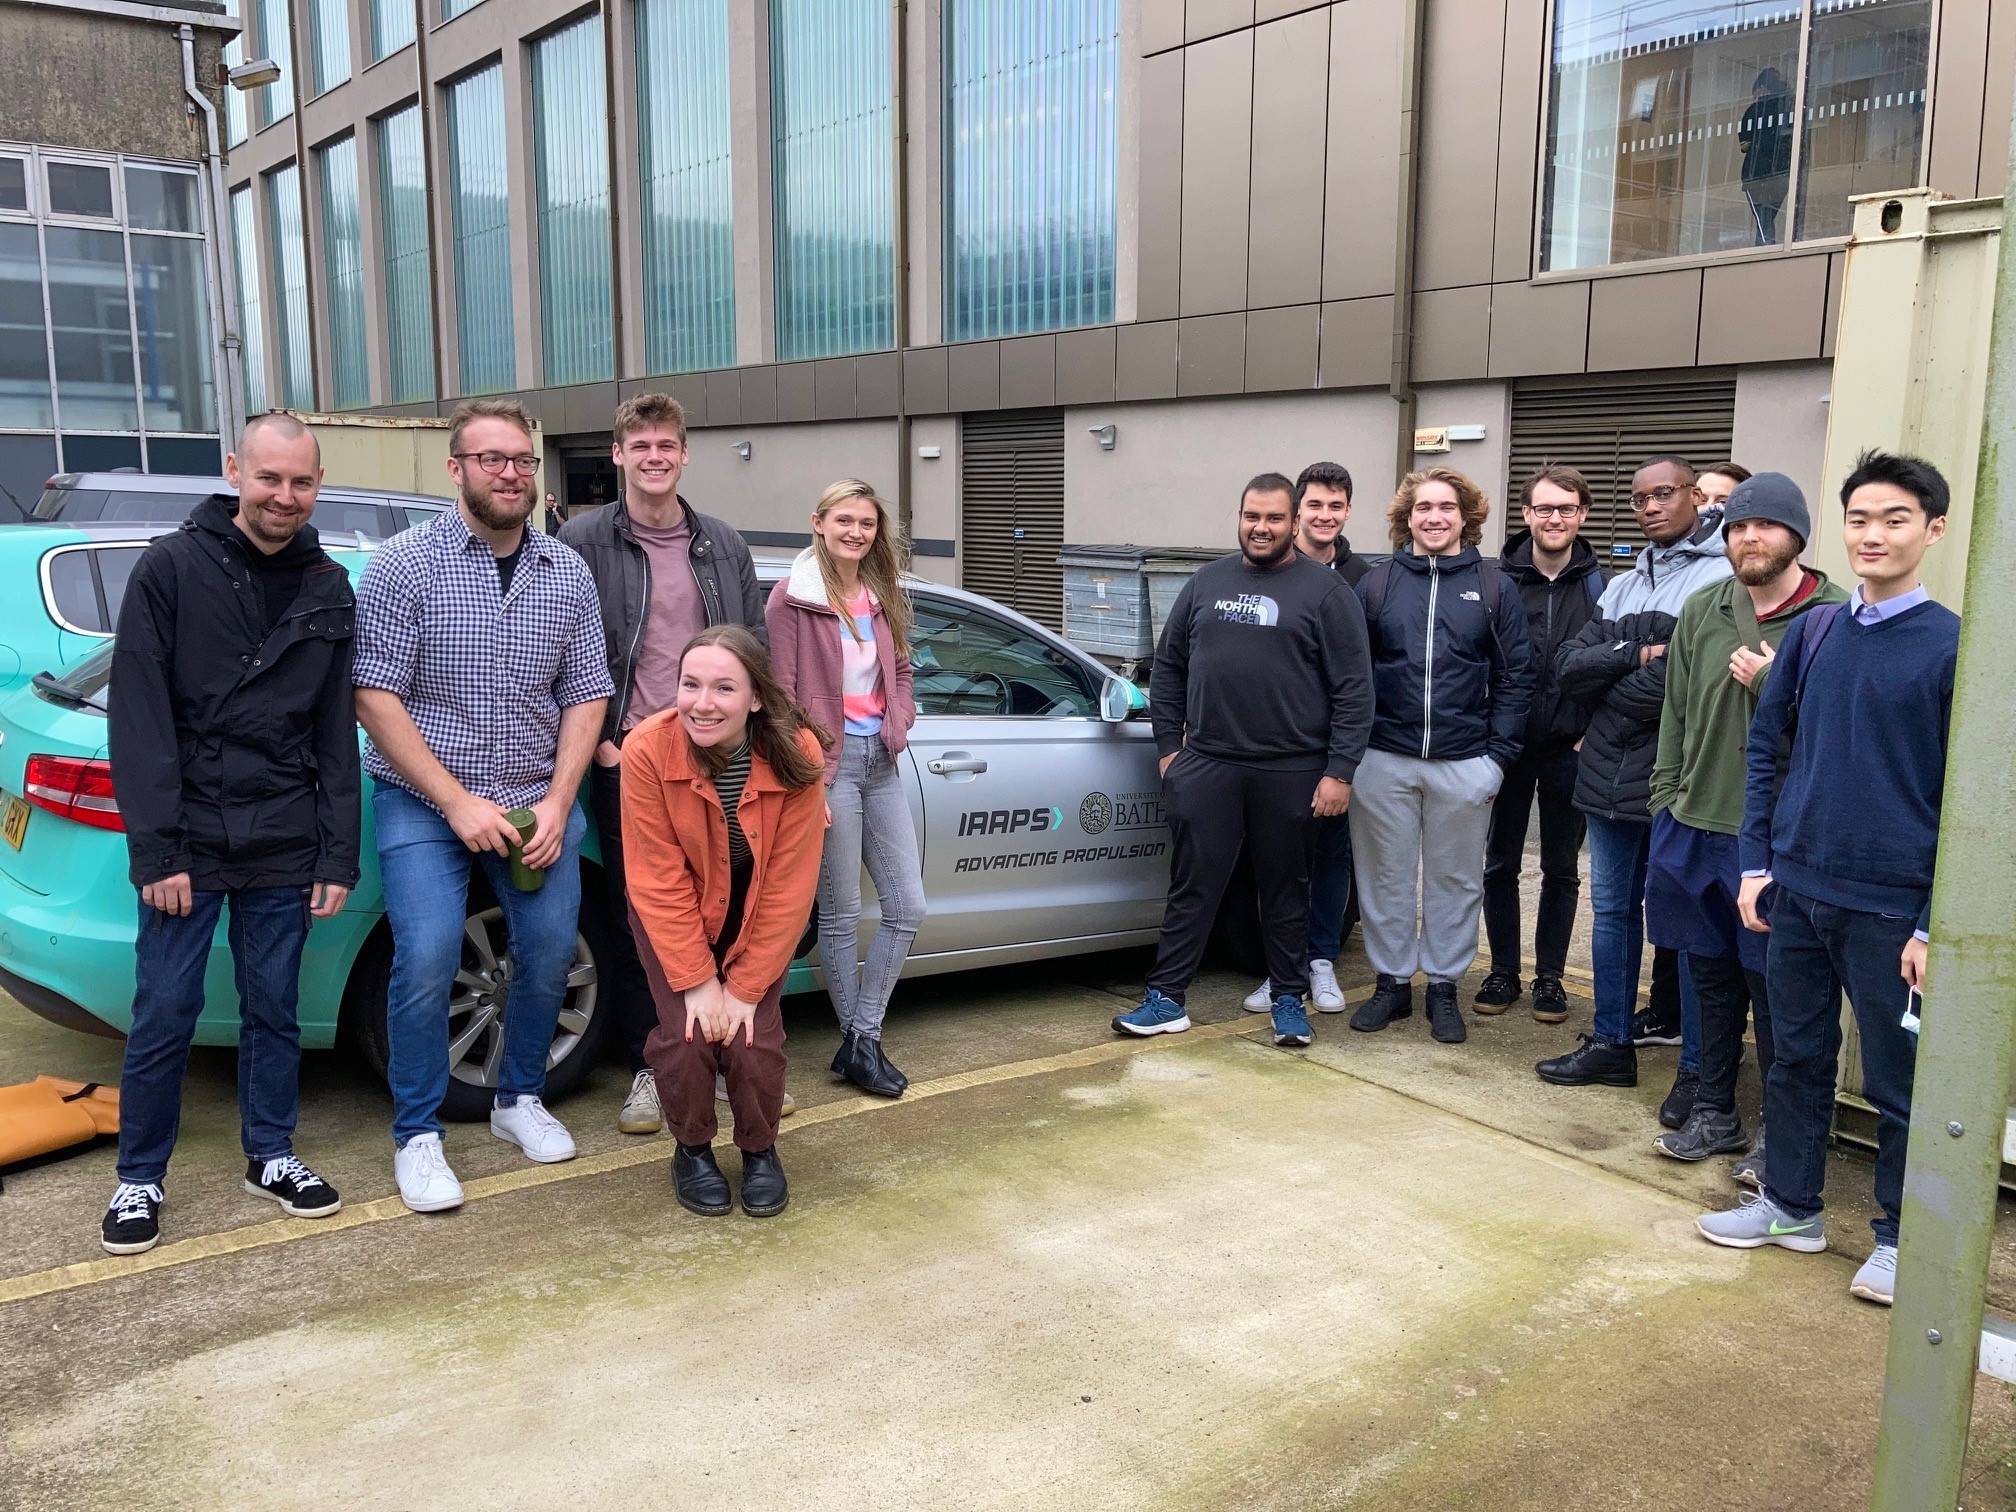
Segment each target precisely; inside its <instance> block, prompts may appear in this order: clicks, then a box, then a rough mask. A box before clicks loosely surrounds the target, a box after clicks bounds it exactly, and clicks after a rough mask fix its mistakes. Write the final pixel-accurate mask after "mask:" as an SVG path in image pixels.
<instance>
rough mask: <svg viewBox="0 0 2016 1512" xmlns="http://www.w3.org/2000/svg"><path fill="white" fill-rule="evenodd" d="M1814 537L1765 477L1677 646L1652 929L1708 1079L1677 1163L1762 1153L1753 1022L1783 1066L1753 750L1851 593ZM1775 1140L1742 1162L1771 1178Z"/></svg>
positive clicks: (1655, 779) (1654, 846)
mask: <svg viewBox="0 0 2016 1512" xmlns="http://www.w3.org/2000/svg"><path fill="white" fill-rule="evenodd" d="M1811 531H1812V522H1811V517H1810V516H1809V514H1808V512H1807V509H1806V499H1805V496H1804V495H1803V494H1801V493H1800V491H1799V486H1798V485H1797V484H1796V483H1794V482H1793V481H1792V480H1791V479H1790V478H1788V477H1786V476H1785V475H1784V474H1783V473H1759V474H1758V475H1757V476H1755V477H1754V478H1751V479H1749V480H1748V481H1747V482H1744V483H1742V484H1740V485H1739V486H1738V487H1737V489H1736V491H1735V492H1734V493H1732V494H1731V495H1730V496H1729V502H1728V505H1727V507H1726V510H1725V512H1724V514H1723V518H1722V540H1723V549H1724V550H1725V551H1727V552H1728V554H1729V563H1730V565H1731V566H1732V567H1733V568H1734V569H1735V574H1736V575H1735V576H1734V577H1732V578H1727V579H1725V580H1724V581H1722V582H1720V583H1717V584H1714V585H1713V586H1711V587H1708V588H1704V589H1702V590H1701V591H1700V592H1699V593H1696V594H1695V595H1693V597H1691V598H1689V599H1688V600H1687V602H1686V605H1685V606H1684V607H1683V608H1682V609H1681V611H1680V621H1679V624H1678V625H1677V626H1676V627H1675V628H1674V631H1673V638H1672V640H1671V642H1669V644H1668V646H1667V650H1666V702H1665V707H1664V711H1663V713H1662V715H1661V717H1660V722H1659V754H1658V757H1657V759H1656V761H1655V762H1654V764H1653V768H1652V801H1651V810H1652V815H1653V819H1652V841H1651V846H1650V852H1649V855H1648V857H1647V863H1646V877H1645V933H1646V936H1647V937H1648V938H1649V939H1650V940H1651V941H1652V942H1653V944H1655V945H1664V946H1667V947H1668V948H1670V949H1674V950H1679V951H1681V952H1683V953H1684V954H1685V956H1686V967H1687V970H1688V972H1689V974H1690V975H1691V976H1692V978H1693V982H1694V992H1695V996H1696V998H1697V999H1698V1000H1699V1002H1700V1006H1701V1083H1700V1088H1699V1090H1698V1091H1697V1092H1696V1094H1695V1098H1694V1110H1693V1112H1692V1113H1690V1114H1689V1115H1688V1118H1687V1122H1686V1123H1685V1124H1683V1125H1682V1126H1681V1127H1680V1128H1679V1129H1678V1130H1677V1131H1675V1132H1674V1133H1671V1134H1664V1135H1661V1136H1660V1138H1659V1139H1658V1141H1657V1142H1656V1144H1655V1148H1656V1149H1658V1151H1659V1152H1660V1153H1661V1154H1664V1155H1670V1156H1672V1157H1673V1158H1674V1159H1676V1160H1690V1161H1691V1160H1706V1159H1707V1158H1708V1157H1709V1156H1711V1155H1727V1154H1736V1153H1739V1152H1741V1151H1743V1150H1744V1149H1745V1147H1746V1146H1748V1145H1749V1140H1748V1138H1747V1137H1746V1136H1745V1134H1744V1132H1743V1122H1742V1120H1741V1119H1740V1118H1739V1117H1737V1114H1736V1072H1737V1068H1738V1067H1739V1066H1740V1065H1741V1064H1742V1060H1743V1026H1744V1023H1745V1021H1746V1020H1753V1019H1754V1021H1755V1024H1756V1031H1757V1062H1758V1070H1759V1071H1760V1072H1768V1071H1769V1070H1770V1066H1771V1009H1770V1003H1769V1000H1768V999H1767V998H1766V996H1765V990H1764V944H1765V936H1763V935H1760V934H1755V933H1752V932H1751V931H1748V930H1746V929H1744V927H1743V921H1742V917H1741V915H1740V914H1739V913H1738V911H1737V906H1736V899H1737V895H1738V894H1739V893H1740V892H1741V891H1742V886H1743V879H1742V866H1741V863H1740V861H1739V860H1738V858H1737V848H1736V836H1737V833H1738V831H1740V830H1741V829H1742V827H1743V789H1744V784H1745V782H1746V780H1747V777H1748V768H1747V763H1746V759H1745V747H1746V744H1747V742H1748V739H1749V733H1750V716H1751V714H1752V713H1753V712H1754V711H1755V710H1756V708H1757V699H1758V695H1759V694H1760V693H1761V692H1762V691H1763V688H1764V680H1765V678H1766V677H1768V676H1770V675H1771V663H1772V659H1773V658H1774V657H1775V656H1776V655H1777V648H1778V643H1779V641H1780V640H1782V639H1783V638H1784V636H1785V628H1786V626H1788V625H1790V624H1791V623H1792V621H1793V620H1794V619H1796V618H1797V617H1798V616H1799V615H1801V614H1804V613H1805V612H1806V611H1807V610H1808V609H1811V608H1813V607H1814V606H1815V605H1817V604H1832V603H1841V602H1844V601H1845V600H1846V599H1847V597H1848V595H1847V594H1845V593H1843V592H1842V591H1841V589H1839V588H1837V587H1836V586H1835V585H1834V584H1832V583H1830V582H1828V581H1827V578H1826V576H1825V575H1824V574H1823V573H1820V572H1816V571H1814V570H1813V569H1812V568H1810V567H1803V566H1801V565H1800V563H1799V553H1800V552H1801V551H1803V550H1805V549H1806V538H1807V536H1808V535H1809V534H1810V533H1811ZM1787 675H1790V674H1789V673H1788V674H1787ZM1763 1154H1764V1135H1763V1131H1762V1130H1761V1129H1760V1130H1759V1131H1758V1136H1757V1142H1756V1144H1755V1145H1754V1146H1751V1147H1750V1151H1749V1154H1748V1155H1746V1156H1745V1157H1744V1158H1743V1159H1742V1160H1740V1161H1739V1162H1737V1168H1736V1177H1737V1179H1738V1180H1739V1181H1748V1182H1749V1183H1750V1184H1751V1185H1756V1184H1757V1183H1758V1181H1759V1180H1760V1179H1761V1177H1760V1176H1759V1174H1758V1173H1759V1172H1760V1171H1761V1169H1762V1163H1763Z"/></svg>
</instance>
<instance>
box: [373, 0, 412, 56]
mask: <svg viewBox="0 0 2016 1512" xmlns="http://www.w3.org/2000/svg"><path fill="white" fill-rule="evenodd" d="M412 45H413V0H371V56H372V57H374V58H389V57H391V56H392V54H393V53H395V52H397V51H399V49H400V48H402V47H411V46H412Z"/></svg>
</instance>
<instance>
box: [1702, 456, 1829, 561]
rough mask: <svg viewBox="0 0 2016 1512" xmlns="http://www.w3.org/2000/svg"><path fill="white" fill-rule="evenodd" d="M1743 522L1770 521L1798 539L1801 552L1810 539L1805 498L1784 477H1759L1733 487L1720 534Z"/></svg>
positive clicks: (1782, 475) (1768, 475) (1723, 511)
mask: <svg viewBox="0 0 2016 1512" xmlns="http://www.w3.org/2000/svg"><path fill="white" fill-rule="evenodd" d="M1744 520H1772V521H1775V522H1776V523H1778V524H1780V525H1783V526H1784V527H1785V528H1786V529H1787V530H1789V531H1791V532H1792V534H1794V535H1796V536H1797V537H1799V544H1800V546H1801V547H1802V548H1803V547H1804V546H1805V544H1806V542H1807V541H1808V540H1809V539H1811V537H1812V535H1813V516H1812V515H1811V514H1809V513H1808V512H1807V510H1806V495H1804V494H1803V493H1801V492H1800V491H1799V485H1798V484H1797V483H1794V482H1793V481H1792V480H1791V479H1790V478H1788V477H1786V476H1785V474H1783V473H1775V472H1766V473H1758V474H1756V475H1755V476H1754V477H1750V478H1747V479H1745V480H1744V481H1743V482H1741V483H1738V484H1737V485H1736V491H1735V492H1734V493H1732V494H1730V495H1729V498H1728V501H1727V502H1726V503H1724V504H1723V506H1722V534H1723V535H1725V536H1726V535H1728V534H1729V527H1730V526H1731V525H1737V524H1741V523H1742V522H1743V521H1744Z"/></svg>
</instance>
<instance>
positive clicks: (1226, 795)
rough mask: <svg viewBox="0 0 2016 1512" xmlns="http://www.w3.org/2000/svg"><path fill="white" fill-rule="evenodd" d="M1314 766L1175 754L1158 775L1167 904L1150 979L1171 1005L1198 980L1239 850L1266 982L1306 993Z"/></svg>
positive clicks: (1277, 989) (1282, 989) (1278, 989)
mask: <svg viewBox="0 0 2016 1512" xmlns="http://www.w3.org/2000/svg"><path fill="white" fill-rule="evenodd" d="M1322 776H1323V774H1322V773H1321V772H1275V771H1266V770H1261V769H1259V768H1255V767H1242V766H1233V765H1232V764H1231V763H1230V762H1225V761H1214V760H1213V759H1212V758H1210V757H1209V756H1202V755H1199V754H1198V753H1197V752H1195V751H1192V750H1188V749H1186V750H1183V751H1179V752H1178V753H1177V755H1176V759H1175V760H1174V761H1172V762H1171V763H1169V770H1168V771H1167V772H1166V773H1164V774H1163V777H1162V803H1163V807H1164V809H1165V810H1166V812H1167V813H1168V815H1169V835H1170V862H1169V906H1168V907H1167V909H1166V910H1164V912H1163V915H1162V940H1161V944H1160V946H1159V947H1158V948H1157V950H1156V953H1155V969H1154V970H1153V971H1151V972H1149V973H1148V985H1149V986H1150V987H1152V988H1154V989H1155V990H1156V991H1157V992H1159V993H1161V994H1162V995H1163V996H1164V997H1166V998H1168V999H1170V1000H1171V1001H1172V1002H1177V1003H1180V1002H1182V1001H1183V994H1184V993H1185V992H1187V991H1188V990H1189V987H1190V984H1191V982H1193V981H1194V980H1196V977H1197V969H1198V967H1200V966H1201V965H1203V963H1204V947H1205V946H1206V945H1208V944H1209V943H1210V940H1211V925H1212V923H1213V922H1214V921H1215V920H1216V919H1217V917H1218V904H1219V901H1220V900H1221V899H1222V898H1223V897H1224V896H1225V884H1226V882H1227V881H1229V880H1230V879H1231V876H1232V869H1233V867H1234V866H1236V865H1237V864H1238V861H1239V847H1240V845H1241V844H1242V843H1243V844H1244V845H1245V846H1246V854H1247V857H1248V859H1249V860H1250V861H1251V863H1252V867H1253V882H1254V886H1255V888H1256V889H1257V890H1258V892H1259V894H1260V932H1261V941H1262V944H1263V946H1264V948H1265V950H1266V954H1267V980H1268V981H1270V982H1271V983H1273V985H1274V991H1275V992H1276V993H1292V994H1293V995H1295V996H1296V997H1301V996H1303V995H1304V994H1306V993H1307V992H1308V991H1309V961H1308V950H1309V844H1310V840H1311V831H1312V829H1313V824H1314V816H1313V815H1312V814H1311V812H1310V808H1309V805H1310V803H1311V801H1312V800H1313V799H1314V798H1315V796H1316V784H1317V783H1318V782H1320V781H1321V780H1322Z"/></svg>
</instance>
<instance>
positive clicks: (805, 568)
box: [784, 546, 881, 619]
mask: <svg viewBox="0 0 2016 1512" xmlns="http://www.w3.org/2000/svg"><path fill="white" fill-rule="evenodd" d="M861 586H862V588H863V590H864V591H865V592H866V593H867V595H868V602H869V603H871V604H880V603H881V600H880V599H878V598H876V597H875V590H874V589H873V588H870V587H868V585H867V584H866V583H863V584H862V585H861ZM784 596H785V597H786V598H787V599H789V600H790V601H791V602H792V603H794V604H796V605H798V606H799V607H800V608H801V609H811V610H813V611H815V612H817V613H819V614H830V615H832V616H833V617H834V618H835V619H838V618H839V617H840V616H839V613H838V612H837V611H836V610H835V609H834V608H833V604H832V602H831V601H830V600H829V599H828V598H827V597H826V575H825V574H824V573H822V572H821V571H820V570H819V552H818V549H817V548H816V547H812V546H807V547H806V548H805V549H804V550H803V551H801V552H799V553H798V555H796V556H795V557H793V558H792V559H791V576H790V577H789V578H788V579H787V580H786V581H785V585H784Z"/></svg>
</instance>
